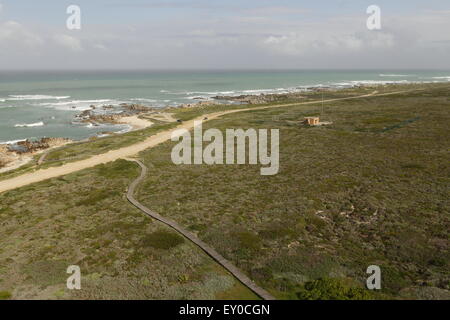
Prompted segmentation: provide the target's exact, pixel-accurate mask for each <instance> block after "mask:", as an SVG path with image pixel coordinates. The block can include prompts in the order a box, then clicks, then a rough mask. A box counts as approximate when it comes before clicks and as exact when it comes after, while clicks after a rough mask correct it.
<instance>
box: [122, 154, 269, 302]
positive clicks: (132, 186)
mask: <svg viewBox="0 0 450 320" xmlns="http://www.w3.org/2000/svg"><path fill="white" fill-rule="evenodd" d="M127 160H130V161H134V162H136V163H137V164H139V166H140V167H141V169H142V170H141V174H140V176H139V177H138V178H137V179H136V180H134V181H133V182H132V183H131V184H130V186H129V188H128V193H127V199H128V201H130V202H131V203H132V204H133V205H134V206H135V207H136V208H138V209H139V210H141V211H142V212H144V213H145V214H146V215H148V216H150V217H151V218H154V219H156V220H158V221H161V222H162V223H164V224H166V225H168V226H169V227H171V228H173V229H174V230H176V231H177V232H178V233H180V234H182V235H183V236H184V237H185V238H187V239H188V240H190V241H191V242H193V243H194V244H196V245H197V246H198V247H199V248H200V249H202V250H203V251H204V252H206V253H207V254H208V255H209V256H210V257H211V258H213V259H214V260H216V261H217V262H218V263H219V264H220V265H222V266H223V267H224V268H225V269H227V270H228V271H229V272H230V273H231V274H232V275H233V276H235V277H236V278H237V279H238V280H239V281H240V282H241V283H242V284H244V285H245V286H246V287H247V288H249V289H250V290H252V291H253V292H254V293H255V294H257V295H258V296H259V297H261V298H262V299H264V300H275V298H274V297H273V296H272V295H271V294H270V293H268V292H267V291H266V290H264V289H262V288H261V287H259V286H258V285H257V284H256V283H254V282H253V281H252V280H250V278H249V277H247V276H246V275H245V274H244V273H243V272H242V271H240V270H239V269H238V268H236V267H235V266H234V265H233V264H232V263H231V262H230V261H228V260H226V259H225V258H224V257H222V255H220V254H219V253H218V252H217V251H216V250H214V249H213V248H211V247H210V246H209V245H207V244H206V243H204V242H203V241H201V240H200V239H199V238H198V237H197V236H196V235H194V234H193V233H191V232H189V231H187V230H186V229H184V228H183V227H181V226H180V225H179V224H178V223H176V222H175V221H172V220H170V219H167V218H164V217H163V216H161V215H159V214H158V213H156V212H153V211H152V210H150V209H149V208H147V207H146V206H144V205H142V204H141V203H140V202H139V201H137V200H136V199H135V198H134V192H135V189H136V187H137V186H138V185H139V183H140V182H141V181H142V180H143V179H144V177H145V175H146V174H147V171H148V169H147V167H146V166H145V165H144V164H143V163H142V162H141V161H139V160H135V159H127Z"/></svg>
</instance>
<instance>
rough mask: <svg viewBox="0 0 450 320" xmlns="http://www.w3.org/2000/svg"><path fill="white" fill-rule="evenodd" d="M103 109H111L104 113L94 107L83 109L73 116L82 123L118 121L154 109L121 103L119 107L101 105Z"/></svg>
mask: <svg viewBox="0 0 450 320" xmlns="http://www.w3.org/2000/svg"><path fill="white" fill-rule="evenodd" d="M101 109H103V110H113V111H109V112H106V113H105V112H104V113H97V112H96V111H95V110H96V109H94V108H91V109H90V110H84V111H83V112H81V113H80V114H78V115H76V116H75V120H76V121H79V122H83V123H92V124H94V125H95V124H98V123H118V122H119V121H120V119H121V118H123V117H130V116H134V115H138V114H141V113H147V112H151V111H154V110H155V109H154V108H152V107H147V106H144V105H141V104H128V103H122V104H121V105H119V107H115V106H112V105H105V106H101Z"/></svg>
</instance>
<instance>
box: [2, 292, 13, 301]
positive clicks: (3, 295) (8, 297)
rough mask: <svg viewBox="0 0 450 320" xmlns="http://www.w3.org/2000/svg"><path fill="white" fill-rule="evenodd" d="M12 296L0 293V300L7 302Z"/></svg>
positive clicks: (7, 293)
mask: <svg viewBox="0 0 450 320" xmlns="http://www.w3.org/2000/svg"><path fill="white" fill-rule="evenodd" d="M11 297H12V294H11V293H10V292H8V291H0V300H9V299H11Z"/></svg>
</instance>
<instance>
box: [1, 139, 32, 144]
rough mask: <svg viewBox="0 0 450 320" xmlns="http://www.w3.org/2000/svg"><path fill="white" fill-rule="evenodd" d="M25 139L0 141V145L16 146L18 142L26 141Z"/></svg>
mask: <svg viewBox="0 0 450 320" xmlns="http://www.w3.org/2000/svg"><path fill="white" fill-rule="evenodd" d="M26 140H27V139H19V140H10V141H1V142H0V144H16V143H18V142H22V141H26Z"/></svg>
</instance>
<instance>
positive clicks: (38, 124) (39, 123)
mask: <svg viewBox="0 0 450 320" xmlns="http://www.w3.org/2000/svg"><path fill="white" fill-rule="evenodd" d="M42 126H44V122H42V121H41V122H35V123H18V124H16V125H15V126H14V127H15V128H29V127H30V128H31V127H42Z"/></svg>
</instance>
